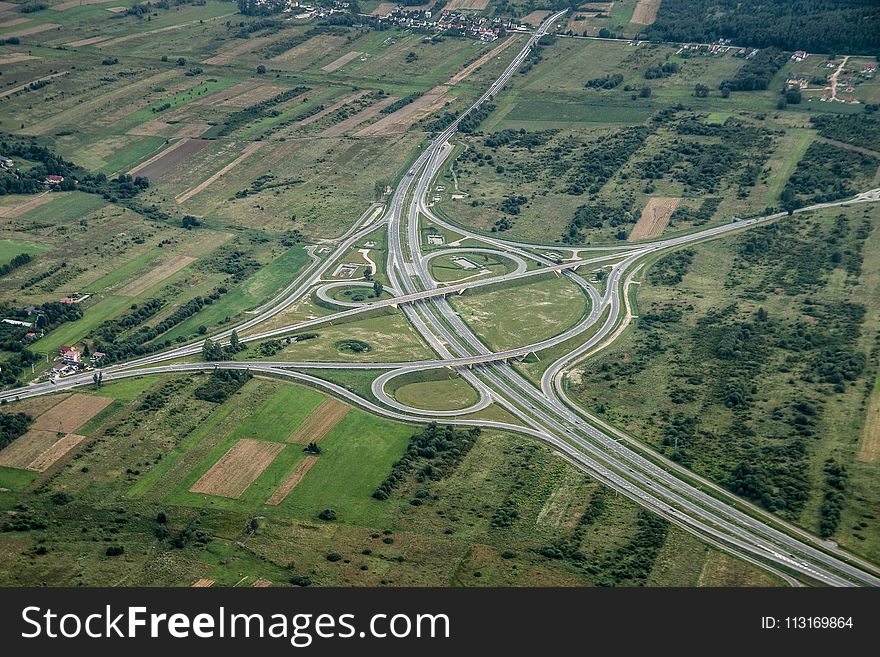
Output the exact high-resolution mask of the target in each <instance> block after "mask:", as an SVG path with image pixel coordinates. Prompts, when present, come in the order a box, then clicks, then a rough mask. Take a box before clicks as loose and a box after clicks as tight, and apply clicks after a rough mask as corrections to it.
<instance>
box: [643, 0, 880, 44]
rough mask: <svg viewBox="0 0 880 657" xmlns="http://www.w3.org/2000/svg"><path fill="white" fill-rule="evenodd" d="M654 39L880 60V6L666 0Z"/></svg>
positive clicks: (859, 1)
mask: <svg viewBox="0 0 880 657" xmlns="http://www.w3.org/2000/svg"><path fill="white" fill-rule="evenodd" d="M647 34H648V36H649V37H650V38H655V39H659V40H662V41H681V42H687V41H699V42H704V43H706V42H711V41H716V40H717V39H719V38H726V39H732V40H733V41H734V43H736V44H737V45H742V46H752V47H755V48H764V47H767V46H776V47H778V48H782V49H785V50H789V51H791V50H806V51H808V52H822V53H827V52H846V53H852V54H854V55H855V54H864V55H877V54H880V5H878V4H877V2H876V1H875V0H711V1H708V2H700V1H696V0H663V2H662V3H661V4H660V11H659V12H658V14H657V20H656V22H655V23H654V24H653V25H652V26H651V27H649V28H647Z"/></svg>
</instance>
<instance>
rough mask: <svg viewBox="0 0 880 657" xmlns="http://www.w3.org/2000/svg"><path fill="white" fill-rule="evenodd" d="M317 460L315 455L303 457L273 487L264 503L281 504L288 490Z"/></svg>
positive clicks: (290, 489) (299, 480)
mask: <svg viewBox="0 0 880 657" xmlns="http://www.w3.org/2000/svg"><path fill="white" fill-rule="evenodd" d="M317 462H318V457H317V456H307V457H305V458H304V459H303V460H302V461H301V462H300V464H299V465H297V466H296V469H295V470H294V471H293V472H291V473H290V476H289V477H288V478H287V479H285V480H284V481H283V482H282V483H281V485H280V486H278V488H276V489H275V492H274V493H272V495H271V496H270V497H269V499H268V500H266V504H271V505H272V506H278V505H279V504H281V503H282V502H283V501H284V500H285V498H286V497H287V496H288V495H289V494H290V491H292V490H293V489H294V487H295V486H296V485H297V484H298V483H299V482H301V481H302V480H303V477H305V476H306V474H307V473H308V471H309V470H311V469H312V466H313V465H315V463H317Z"/></svg>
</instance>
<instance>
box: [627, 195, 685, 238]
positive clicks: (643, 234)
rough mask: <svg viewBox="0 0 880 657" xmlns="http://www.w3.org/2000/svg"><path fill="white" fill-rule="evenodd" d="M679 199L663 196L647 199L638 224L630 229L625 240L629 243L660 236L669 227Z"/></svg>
mask: <svg viewBox="0 0 880 657" xmlns="http://www.w3.org/2000/svg"><path fill="white" fill-rule="evenodd" d="M679 201H681V199H678V198H668V197H665V196H654V197H651V198H649V199H648V202H647V203H646V204H645V209H644V210H642V216H641V217H639V221H638V223H636V225H635V227H634V228H633V229H632V232H631V233H630V234H629V237H628V238H627V239H628V240H629V241H630V242H635V241H636V240H645V239H648V238H649V237H657V236H658V235H661V234H662V233H663V231H664V229H665V228H666V226H668V225H669V218H670V217H671V216H672V213H673V212H675V208H677V207H678V203H679Z"/></svg>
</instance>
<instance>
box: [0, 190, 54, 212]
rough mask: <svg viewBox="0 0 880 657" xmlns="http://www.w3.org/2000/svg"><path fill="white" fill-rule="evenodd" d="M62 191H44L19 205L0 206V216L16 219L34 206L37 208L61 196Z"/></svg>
mask: <svg viewBox="0 0 880 657" xmlns="http://www.w3.org/2000/svg"><path fill="white" fill-rule="evenodd" d="M63 193H64V192H54V193H53V192H44V193H43V194H40V195H39V196H37V197H36V198H33V199H31V200H30V201H27V202H26V203H22V204H21V205H12V206H9V207H6V208H0V217H2V218H3V219H17V218H18V217H20V216H21V215H23V214H25V213H27V212H30V211H31V210H33V209H34V208H38V207H40V206H41V205H46V203H48V202H49V201H52V200H54V199H56V198H61V196H60V194H63Z"/></svg>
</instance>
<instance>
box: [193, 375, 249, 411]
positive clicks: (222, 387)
mask: <svg viewBox="0 0 880 657" xmlns="http://www.w3.org/2000/svg"><path fill="white" fill-rule="evenodd" d="M252 377H253V374H251V372H250V370H220V369H218V370H214V371H213V372H212V373H211V375H210V377H209V378H208V380H207V381H206V382H205V383H203V384H202V385H200V386H199V387H197V388H196V389H195V390H194V391H193V396H194V397H195V398H196V399H201V400H203V401H209V402H213V403H215V404H220V403H222V402H224V401H226V400H227V399H228V398H229V397H230V396H231V395H233V394H234V393H236V392H238V390H239V389H241V387H242V386H243V385H244V384H245V383H247V382H248V381H250V380H251V378H252Z"/></svg>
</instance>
